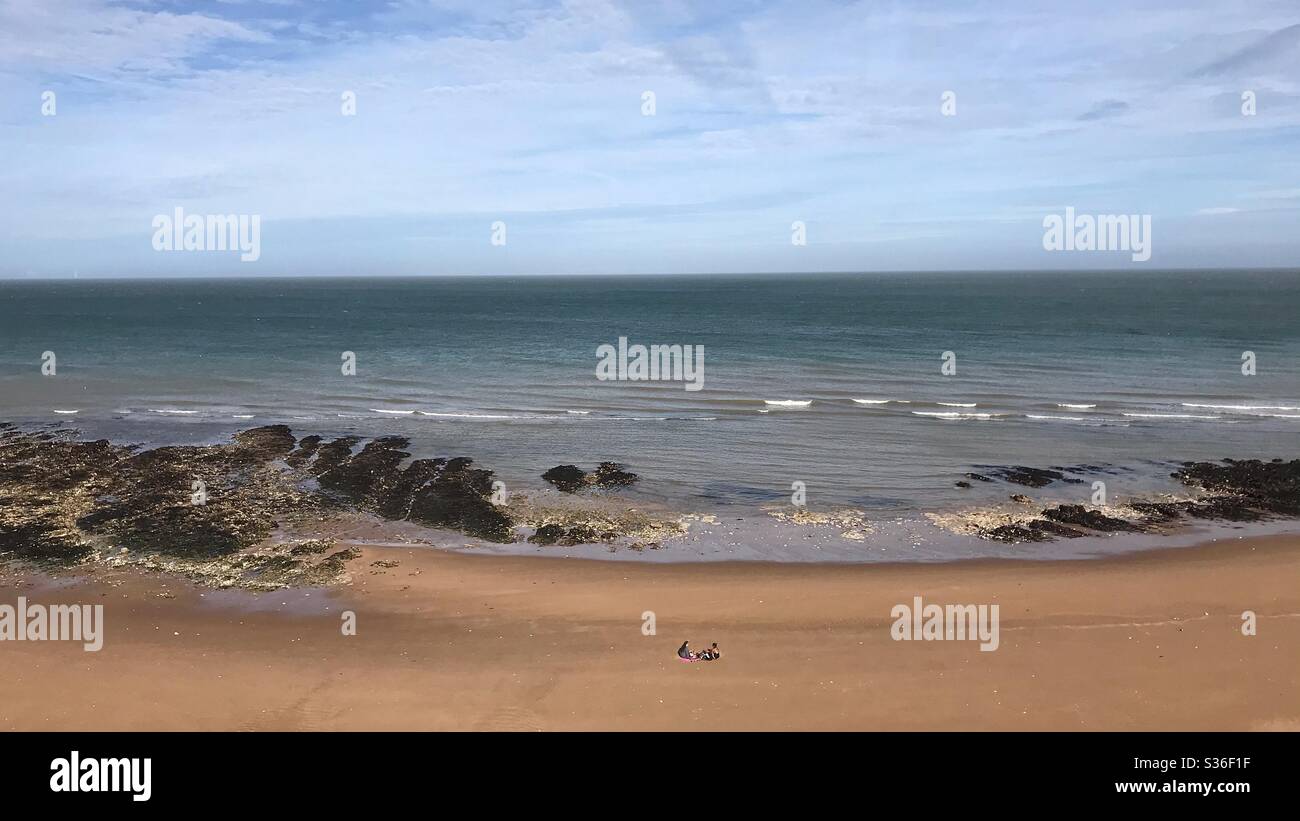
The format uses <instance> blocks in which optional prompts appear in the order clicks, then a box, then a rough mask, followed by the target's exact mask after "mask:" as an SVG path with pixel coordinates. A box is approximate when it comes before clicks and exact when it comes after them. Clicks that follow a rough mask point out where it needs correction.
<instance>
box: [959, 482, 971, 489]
mask: <svg viewBox="0 0 1300 821" xmlns="http://www.w3.org/2000/svg"><path fill="white" fill-rule="evenodd" d="M956 484H957V487H961V488H968V487H970V482H957V483H956Z"/></svg>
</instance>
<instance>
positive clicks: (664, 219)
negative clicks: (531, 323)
mask: <svg viewBox="0 0 1300 821" xmlns="http://www.w3.org/2000/svg"><path fill="white" fill-rule="evenodd" d="M646 92H651V93H652V94H653V95H654V96H653V102H654V106H653V113H650V112H649V111H648V109H647V105H646V102H645V100H646ZM1246 92H1250V93H1251V94H1252V95H1253V99H1254V113H1253V114H1247V113H1245V111H1244V109H1243V106H1244V103H1243V94H1245V93H1246ZM51 93H52V96H51ZM347 93H351V94H352V95H354V98H355V114H347V113H345V112H344V109H345V102H344V97H345V94H347ZM949 93H950V95H949ZM945 95H949V96H947V97H946V96H945ZM945 99H947V100H949V101H950V103H951V104H952V105H950V106H949V107H948V110H947V112H945V107H944V100H945ZM51 101H52V102H53V108H52V109H51V107H50V105H49V104H50V102H51ZM1298 147H1300V4H1297V3H1296V2H1295V0H1284V1H1283V2H1273V1H1272V0H1235V2H1231V3H1224V2H1196V1H1195V0H1192V1H1191V2H1186V1H1184V0H1180V1H1179V2H1148V1H1147V0H1131V2H1105V3H1101V2H1086V1H1084V2H1070V3H1060V2H1041V3H1040V2H1031V1H1030V0H1025V1H1024V2H1020V1H1017V2H987V3H979V2H966V3H952V2H924V0H908V1H907V2H901V1H900V2H858V3H855V2H843V1H839V2H824V1H823V0H802V1H801V2H789V3H786V2H741V1H739V0H709V1H708V2H698V3H696V2H681V1H680V0H678V1H677V2H674V0H666V2H654V3H652V2H638V1H637V0H628V2H617V1H615V0H555V1H554V2H552V1H550V0H527V1H526V2H493V0H393V1H392V2H383V3H365V2H351V1H349V0H321V1H320V2H312V1H311V0H224V1H222V2H215V1H214V2H170V1H169V0H152V1H150V0H118V1H114V0H0V158H2V161H0V277H19V278H21V277H64V276H81V277H97V276H297V275H422V274H429V275H433V274H543V273H573V274H602V273H603V274H621V273H686V272H699V273H707V272H746V271H754V272H796V271H877V270H900V271H921V270H971V269H976V270H986V269H1002V268H1007V269H1076V268H1077V269H1095V268H1111V267H1116V268H1128V267H1131V268H1133V269H1134V270H1141V269H1142V268H1143V267H1147V268H1154V267H1160V268H1179V267H1284V266H1297V265H1300V151H1297V148H1298ZM1067 207H1071V208H1074V209H1075V212H1076V213H1081V214H1085V213H1086V214H1098V215H1101V214H1132V215H1150V217H1151V221H1152V235H1151V238H1150V240H1151V249H1152V253H1151V256H1150V260H1149V261H1147V262H1142V263H1136V262H1133V261H1132V259H1131V255H1130V254H1128V253H1124V252H1113V251H1094V252H1080V251H1073V252H1071V251H1055V252H1050V251H1046V250H1045V249H1044V247H1043V237H1044V218H1045V217H1046V216H1047V215H1049V214H1064V212H1065V209H1066V208H1067ZM176 208H181V209H183V211H184V213H186V214H198V215H201V216H202V215H209V214H218V215H225V214H235V215H256V216H257V217H258V219H259V221H260V236H259V239H260V254H259V256H258V258H257V259H256V261H251V262H242V261H241V260H240V256H239V254H238V253H232V252H225V251H170V252H168V251H159V250H156V249H155V248H154V233H155V231H154V219H155V217H156V216H158V215H171V214H173V213H174V212H175V209H176ZM498 222H500V223H504V225H505V242H504V244H494V243H493V242H492V238H493V224H494V223H498ZM796 222H798V223H802V225H803V226H804V230H805V237H806V243H805V244H796V243H795V242H793V241H792V239H793V237H794V234H795V232H794V229H793V225H794V224H795V223H796ZM498 239H499V236H498Z"/></svg>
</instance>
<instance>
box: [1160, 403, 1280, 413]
mask: <svg viewBox="0 0 1300 821" xmlns="http://www.w3.org/2000/svg"><path fill="white" fill-rule="evenodd" d="M1183 407H1184V408H1208V409H1210V410H1234V411H1257V410H1288V411H1293V410H1300V405H1202V404H1198V403H1196V402H1184V403H1183Z"/></svg>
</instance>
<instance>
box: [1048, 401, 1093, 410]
mask: <svg viewBox="0 0 1300 821" xmlns="http://www.w3.org/2000/svg"><path fill="white" fill-rule="evenodd" d="M1056 407H1058V408H1068V409H1070V410H1092V409H1093V408H1095V407H1097V406H1096V405H1071V404H1070V403H1069V402H1057V403H1056Z"/></svg>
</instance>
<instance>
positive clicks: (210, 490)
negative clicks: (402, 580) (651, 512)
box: [0, 425, 513, 576]
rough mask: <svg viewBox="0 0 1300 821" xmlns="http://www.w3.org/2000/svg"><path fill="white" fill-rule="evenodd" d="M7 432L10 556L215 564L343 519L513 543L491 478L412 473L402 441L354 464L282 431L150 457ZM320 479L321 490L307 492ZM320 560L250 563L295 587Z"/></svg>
mask: <svg viewBox="0 0 1300 821" xmlns="http://www.w3.org/2000/svg"><path fill="white" fill-rule="evenodd" d="M8 428H9V426H8V425H6V426H4V428H0V429H4V430H5V431H6V432H5V433H4V434H3V435H2V436H0V556H10V557H16V558H20V559H29V560H37V561H52V562H59V563H73V562H77V561H79V560H82V559H84V558H85V557H87V556H88V555H90V554H91V553H92V552H94V551H96V550H101V549H110V550H125V551H128V552H131V551H142V552H147V553H149V554H151V555H156V556H160V557H165V558H174V559H175V558H185V559H189V560H194V561H208V560H215V559H218V558H221V557H229V556H233V555H234V554H236V553H239V552H240V551H245V550H247V549H249V548H251V547H253V546H255V545H258V544H260V543H262V542H264V541H265V540H266V539H267V537H268V536H270V535H271V534H272V532H273V531H275V530H276V529H277V528H278V527H280V525H281V524H282V523H284V522H286V521H295V520H309V519H318V518H320V517H321V516H322V515H325V514H328V513H330V512H337V511H338V510H340V509H348V510H362V511H367V512H372V513H375V514H376V515H379V516H382V517H384V518H388V519H410V520H412V521H416V522H419V523H421V524H425V525H428V526H431V527H440V528H450V529H454V530H459V531H461V532H463V533H466V534H469V535H472V536H476V537H479V538H483V539H489V540H493V541H499V542H508V541H512V540H513V523H512V522H511V520H510V518H509V517H508V516H507V515H506V514H505V513H504V512H502V511H501V510H499V509H498V508H497V507H496V506H494V505H492V504H491V502H490V501H489V500H488V496H489V494H490V493H491V489H492V472H491V471H489V470H483V469H479V468H475V467H473V463H472V461H471V460H470V459H467V458H455V459H450V460H446V459H418V460H415V461H413V462H410V464H408V465H406V467H405V468H402V463H403V462H404V461H405V460H406V459H408V458H409V456H410V454H408V453H407V452H406V451H404V450H403V448H404V447H406V445H407V441H406V440H405V439H402V438H399V437H383V438H380V439H375V440H372V441H370V442H367V443H366V444H365V445H364V447H362V448H361V449H360V450H359V451H356V452H354V450H355V449H356V447H357V445H358V444H360V440H359V439H357V438H356V437H342V438H339V439H335V440H333V441H329V442H326V441H323V440H322V439H321V437H319V436H308V437H305V438H303V439H302V440H301V441H298V440H296V439H295V437H294V435H293V433H292V432H291V431H290V430H289V428H288V427H286V426H284V425H271V426H266V427H260V428H253V429H251V430H246V431H242V432H240V433H237V434H235V435H234V437H233V438H232V440H231V442H229V443H228V444H224V445H206V446H178V447H158V448H152V449H149V450H140V449H138V448H135V447H129V446H121V445H114V444H111V443H109V442H107V441H105V440H99V441H93V442H83V441H76V440H75V439H73V438H72V434H71V433H69V432H63V433H59V434H53V433H46V432H39V433H22V432H20V431H14V430H11V429H8ZM313 477H314V478H315V480H316V481H315V484H316V486H315V487H312V486H311V484H310V483H308V482H306V481H305V480H306V479H309V478H313ZM310 552H311V551H299V552H298V553H291V554H289V555H286V556H284V557H266V556H261V557H258V558H257V560H256V561H253V560H252V559H250V558H248V557H244V559H241V561H244V562H246V563H247V562H252V565H256V566H257V568H258V570H259V572H266V573H272V572H273V571H276V570H279V571H282V572H284V573H288V572H289V571H290V570H293V569H294V566H295V562H299V561H300V560H299V559H295V558H294V557H295V556H298V557H301V556H305V555H307V554H309V553H310ZM336 556H339V558H334V557H330V558H327V559H325V560H322V561H320V562H315V563H313V564H312V567H313V568H320V572H319V574H318V575H322V576H327V575H329V574H330V573H331V572H332V571H333V570H334V569H336V568H334V567H333V565H337V564H338V563H339V562H341V561H345V560H346V558H347V557H346V554H342V555H339V554H336ZM281 559H283V562H282V563H283V564H285V567H282V568H277V567H276V565H275V562H276V561H280V560H281ZM252 565H249V566H252ZM232 566H233V563H232ZM299 569H301V568H299Z"/></svg>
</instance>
